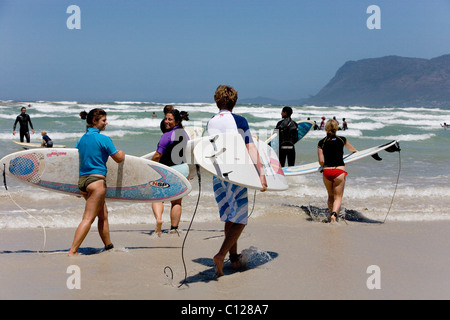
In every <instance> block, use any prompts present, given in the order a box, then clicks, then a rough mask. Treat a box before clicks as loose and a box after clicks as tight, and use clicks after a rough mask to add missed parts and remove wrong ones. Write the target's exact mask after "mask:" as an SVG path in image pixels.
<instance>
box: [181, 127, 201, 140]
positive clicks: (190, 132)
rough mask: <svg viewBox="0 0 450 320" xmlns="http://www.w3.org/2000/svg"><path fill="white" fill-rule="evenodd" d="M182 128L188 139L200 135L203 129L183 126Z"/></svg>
mask: <svg viewBox="0 0 450 320" xmlns="http://www.w3.org/2000/svg"><path fill="white" fill-rule="evenodd" d="M183 129H184V131H186V133H187V135H188V137H189V140H193V139H196V138H199V137H201V136H202V134H203V131H204V128H203V127H184V128H183Z"/></svg>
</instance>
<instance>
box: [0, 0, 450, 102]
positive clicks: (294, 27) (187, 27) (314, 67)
mask: <svg viewBox="0 0 450 320" xmlns="http://www.w3.org/2000/svg"><path fill="white" fill-rule="evenodd" d="M71 5H76V6H77V7H78V8H79V14H77V12H75V11H72V10H70V11H69V12H67V11H68V8H69V6H71ZM372 5H376V6H377V7H378V8H379V14H376V12H374V11H369V13H368V12H367V9H368V8H369V6H372ZM375 14H376V15H375ZM449 15H450V0H428V1H425V0H383V1H382V0H370V1H366V0H237V1H236V0H227V1H218V0H140V1H139V0H70V1H67V0H0V100H18V101H35V100H47V101H79V102H111V101H149V102H212V101H213V95H214V91H215V89H216V87H217V86H218V85H221V84H227V85H231V86H233V87H234V88H235V89H236V90H237V91H238V92H239V98H241V99H246V98H255V97H259V96H263V97H270V98H273V99H278V100H294V99H302V98H307V97H309V96H312V95H315V94H317V93H318V92H319V91H320V89H321V88H322V87H324V86H325V85H326V84H327V83H328V81H329V80H331V78H332V77H333V76H334V75H335V73H336V71H337V70H338V69H339V68H340V67H341V66H342V65H343V64H344V63H345V62H346V61H349V60H360V59H366V58H377V57H383V56H388V55H398V56H404V57H417V58H425V59H431V58H434V57H438V56H441V55H443V54H450V41H449V40H450V39H449V38H450V37H449V36H450V19H449V17H450V16H449ZM368 20H369V22H370V23H369V25H371V26H373V25H374V23H375V22H377V23H378V25H379V27H380V28H379V29H374V28H369V27H368V23H367V22H368ZM68 22H69V26H70V28H69V27H68ZM77 24H78V26H79V27H80V28H79V29H76V28H73V26H77Z"/></svg>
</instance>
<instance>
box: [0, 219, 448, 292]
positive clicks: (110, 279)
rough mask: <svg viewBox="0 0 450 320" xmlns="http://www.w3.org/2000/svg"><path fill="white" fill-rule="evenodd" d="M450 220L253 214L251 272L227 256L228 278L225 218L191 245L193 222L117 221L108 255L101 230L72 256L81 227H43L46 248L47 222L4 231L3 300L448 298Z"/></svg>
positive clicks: (207, 226)
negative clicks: (173, 225) (218, 272)
mask: <svg viewBox="0 0 450 320" xmlns="http://www.w3.org/2000/svg"><path fill="white" fill-rule="evenodd" d="M449 226H450V222H448V221H441V222H439V221H436V222H390V221H387V222H386V223H385V224H373V223H360V222H351V221H350V222H348V223H345V222H339V223H337V224H327V223H320V222H314V221H310V220H309V219H308V217H307V216H306V215H284V216H281V217H278V218H277V219H274V218H269V217H264V216H263V217H258V218H251V219H250V221H249V224H248V226H247V227H246V228H245V229H244V232H243V234H242V236H241V239H240V241H239V250H244V249H247V251H246V252H250V253H251V256H250V258H249V261H248V265H247V268H245V269H242V270H239V271H235V270H232V269H231V268H230V265H229V262H226V263H225V267H224V272H225V276H223V277H220V278H217V277H215V274H214V264H213V261H212V257H213V256H214V255H215V253H216V252H217V251H218V249H219V247H220V245H221V243H222V241H223V224H222V223H221V222H220V221H217V222H200V223H196V222H195V221H194V223H193V225H192V228H191V230H190V232H189V234H188V237H187V239H186V240H185V246H184V249H182V244H183V241H184V237H185V235H186V231H187V227H188V223H183V224H182V225H181V228H182V229H183V233H182V234H181V236H178V235H177V234H168V233H167V232H164V233H163V234H162V236H161V237H159V238H158V237H156V236H155V235H154V234H153V229H154V225H152V224H140V225H113V226H111V238H112V241H113V243H114V245H115V248H114V249H113V250H111V251H107V252H101V248H102V243H101V241H100V238H99V236H98V234H97V230H96V228H95V227H93V228H92V229H91V231H90V233H89V234H88V236H87V238H86V240H85V241H84V242H83V244H82V246H81V249H80V253H81V254H80V255H79V256H76V257H68V256H67V251H68V249H69V247H70V244H71V242H72V239H73V235H74V232H75V229H73V228H65V229H56V228H47V229H45V231H46V239H45V248H44V247H43V245H44V234H43V230H42V228H35V229H3V230H1V231H0V233H1V240H0V265H1V266H2V267H1V268H2V272H1V273H0V284H1V291H0V299H45V300H46V299H67V300H72V299H88V300H91V299H105V300H110V299H146V300H147V299H150V300H227V299H231V300H261V301H265V300H300V299H301V300H303V299H326V300H335V299H338V300H341V299H342V300H344V299H345V300H346V299H449V298H450V275H449V273H448V266H449V265H450V257H449V255H448V252H449V249H450V241H448V239H449V236H448V230H449ZM166 227H167V226H166ZM163 229H164V226H163ZM166 231H167V230H166ZM42 249H44V250H43V251H42ZM182 255H183V256H184V261H185V263H186V270H187V276H186V279H185V270H184V266H183V259H182ZM167 266H168V267H170V268H166V267H167ZM371 266H372V267H371ZM373 266H374V267H373ZM74 270H75V271H74ZM172 273H173V280H171V278H172ZM77 276H79V277H78V278H75V277H77ZM181 283H183V284H182V285H181V287H178V286H179V285H180V284H181ZM78 284H79V285H80V288H79V289H78V288H76V287H75V288H72V289H70V288H69V287H74V286H76V285H78Z"/></svg>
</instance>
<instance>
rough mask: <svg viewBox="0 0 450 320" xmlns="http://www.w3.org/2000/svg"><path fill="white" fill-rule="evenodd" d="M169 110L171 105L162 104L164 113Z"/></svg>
mask: <svg viewBox="0 0 450 320" xmlns="http://www.w3.org/2000/svg"><path fill="white" fill-rule="evenodd" d="M170 110H173V106H172V105H170V104H168V105H165V106H164V109H163V112H164V114H166V113H167V112H169V111H170Z"/></svg>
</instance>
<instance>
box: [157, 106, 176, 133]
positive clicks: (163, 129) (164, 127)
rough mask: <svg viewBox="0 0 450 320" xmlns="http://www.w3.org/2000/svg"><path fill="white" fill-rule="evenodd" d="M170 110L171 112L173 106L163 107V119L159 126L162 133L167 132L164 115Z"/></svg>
mask: <svg viewBox="0 0 450 320" xmlns="http://www.w3.org/2000/svg"><path fill="white" fill-rule="evenodd" d="M170 110H173V106H172V105H170V104H168V105H165V106H164V108H163V113H164V117H163V119H162V120H161V123H160V124H159V128H160V129H161V132H162V133H165V132H167V130H166V125H165V121H166V113H167V112H169V111H170Z"/></svg>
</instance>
